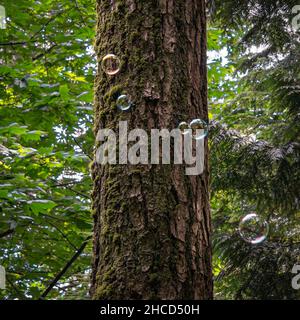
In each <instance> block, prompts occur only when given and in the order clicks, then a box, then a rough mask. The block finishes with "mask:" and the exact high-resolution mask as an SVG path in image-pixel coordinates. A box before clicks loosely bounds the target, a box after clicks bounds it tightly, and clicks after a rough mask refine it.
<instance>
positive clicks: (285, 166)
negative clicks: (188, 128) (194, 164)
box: [209, 0, 300, 299]
mask: <svg viewBox="0 0 300 320" xmlns="http://www.w3.org/2000/svg"><path fill="white" fill-rule="evenodd" d="M296 4H297V3H296V1H270V0H269V1H260V0H256V1H243V0H239V1H225V2H224V1H215V2H214V6H212V7H211V15H212V17H211V27H210V33H213V38H215V39H216V40H215V41H214V43H213V45H211V44H210V43H209V47H210V48H213V49H214V50H217V51H218V52H219V55H220V53H221V56H222V50H223V57H224V56H225V61H224V58H223V59H219V60H218V59H215V60H214V61H213V68H214V70H219V72H218V77H219V78H217V81H215V79H214V77H215V75H214V71H213V73H212V74H210V81H211V82H212V84H213V87H212V88H211V89H210V90H211V92H210V100H211V101H210V103H211V111H210V112H211V114H212V116H213V121H212V125H211V140H210V144H211V167H212V202H211V206H212V213H213V223H214V241H213V244H214V275H215V295H216V298H218V299H222V298H225V299H299V298H300V293H299V292H298V291H296V290H294V289H293V288H292V285H291V280H292V278H293V276H294V275H293V274H292V273H291V271H292V268H293V266H294V264H297V263H300V259H299V258H300V256H299V253H300V252H299V250H300V249H299V243H300V224H299V217H300V212H299V211H300V210H299V203H300V202H299V190H300V179H299V178H300V135H299V133H300V122H299V116H300V95H299V93H300V91H299V88H300V64H299V52H300V51H299V49H300V42H299V40H300V35H299V31H297V30H294V29H293V28H292V23H291V21H292V18H293V17H294V16H295V14H293V12H292V8H293V6H294V5H296ZM209 38H211V36H209ZM224 51H225V54H224ZM228 71H230V72H228ZM220 75H221V77H220ZM220 88H221V91H222V95H218V96H216V94H215V91H218V90H219V89H220ZM216 97H217V98H216ZM251 211H255V212H257V213H258V214H259V215H261V216H262V217H263V218H264V219H265V220H266V221H268V222H269V225H270V233H269V236H268V239H267V241H265V242H263V243H262V244H260V245H251V244H247V243H246V242H244V241H243V240H242V239H241V238H240V236H239V234H238V224H239V221H240V220H241V218H242V217H243V216H245V215H246V214H248V213H249V212H251Z"/></svg>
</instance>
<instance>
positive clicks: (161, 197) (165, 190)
mask: <svg viewBox="0 0 300 320" xmlns="http://www.w3.org/2000/svg"><path fill="white" fill-rule="evenodd" d="M97 13H98V23H97V37H96V43H95V48H96V52H97V57H98V60H99V62H100V61H101V58H102V57H103V56H105V55H106V54H108V53H114V54H116V55H117V56H118V57H119V58H120V59H121V61H122V69H121V72H120V73H119V74H118V75H117V76H114V77H109V76H107V75H106V74H105V73H104V72H103V70H101V67H100V63H99V67H98V74H97V77H96V82H95V128H94V130H95V133H97V131H98V129H99V128H112V129H115V131H117V130H118V129H117V127H118V121H120V120H127V121H128V122H129V129H133V128H143V129H145V130H148V131H150V129H152V128H157V129H162V128H167V129H169V130H171V129H173V128H175V127H177V126H178V123H179V122H180V121H182V120H189V121H190V120H192V119H194V118H202V119H206V120H207V118H208V111H207V70H206V16H205V0H122V1H117V0H98V1H97ZM124 91H126V92H127V93H128V94H129V95H130V96H131V98H132V100H133V101H134V103H135V106H134V108H132V109H131V111H130V112H120V111H118V110H117V107H116V103H115V101H116V97H117V96H118V95H119V94H120V93H121V92H124ZM207 154H208V147H207V141H205V169H204V172H203V174H201V175H200V176H186V175H185V171H184V166H180V165H138V166H132V165H105V166H99V165H98V164H96V162H94V163H93V165H92V174H93V180H94V190H93V195H92V197H93V216H94V223H95V224H94V259H93V272H92V286H91V294H92V296H93V298H94V299H211V298H212V270H211V243H210V232H211V222H210V210H209V194H208V176H209V172H208V163H207V158H208V157H207Z"/></svg>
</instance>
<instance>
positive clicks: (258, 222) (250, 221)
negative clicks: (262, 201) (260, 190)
mask: <svg viewBox="0 0 300 320" xmlns="http://www.w3.org/2000/svg"><path fill="white" fill-rule="evenodd" d="M239 232H240V236H241V237H242V238H243V240H245V241H246V242H248V243H251V244H259V243H262V242H263V241H264V240H266V238H267V236H268V233H269V224H268V223H267V221H265V220H263V219H262V218H260V217H259V216H258V215H257V214H256V213H255V212H251V213H250V214H247V215H246V216H245V217H244V218H243V219H242V220H241V222H240V225H239Z"/></svg>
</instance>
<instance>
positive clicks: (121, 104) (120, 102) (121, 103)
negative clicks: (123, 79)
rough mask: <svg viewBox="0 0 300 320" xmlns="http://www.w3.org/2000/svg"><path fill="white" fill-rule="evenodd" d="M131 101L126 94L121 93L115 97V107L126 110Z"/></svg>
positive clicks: (129, 106)
mask: <svg viewBox="0 0 300 320" xmlns="http://www.w3.org/2000/svg"><path fill="white" fill-rule="evenodd" d="M131 106H132V102H131V101H130V99H129V97H128V96H127V95H126V94H122V95H121V96H119V98H118V99H117V107H118V108H119V109H120V110H121V111H127V110H129V109H130V108H131Z"/></svg>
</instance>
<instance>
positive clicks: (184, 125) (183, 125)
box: [178, 122, 191, 134]
mask: <svg viewBox="0 0 300 320" xmlns="http://www.w3.org/2000/svg"><path fill="white" fill-rule="evenodd" d="M178 129H179V130H180V131H181V133H182V134H187V133H189V130H190V129H191V128H190V126H189V124H188V123H187V122H180V123H179V125H178Z"/></svg>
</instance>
